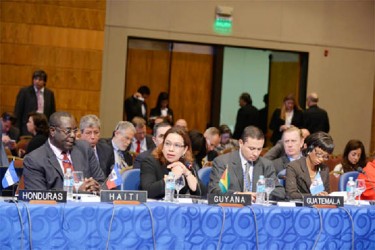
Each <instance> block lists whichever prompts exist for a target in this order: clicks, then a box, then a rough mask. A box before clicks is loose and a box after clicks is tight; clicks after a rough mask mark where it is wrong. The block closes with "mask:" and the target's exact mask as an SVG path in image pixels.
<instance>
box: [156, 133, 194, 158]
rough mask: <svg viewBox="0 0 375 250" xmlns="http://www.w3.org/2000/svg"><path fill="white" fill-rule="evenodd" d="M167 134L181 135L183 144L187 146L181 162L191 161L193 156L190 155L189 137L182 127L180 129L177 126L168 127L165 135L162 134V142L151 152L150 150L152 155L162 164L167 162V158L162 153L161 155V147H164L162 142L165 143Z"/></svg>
mask: <svg viewBox="0 0 375 250" xmlns="http://www.w3.org/2000/svg"><path fill="white" fill-rule="evenodd" d="M169 134H178V135H180V136H181V137H182V139H183V140H184V144H185V147H188V149H187V151H186V153H185V156H184V157H183V158H181V159H180V161H181V162H185V161H186V162H192V161H193V156H192V151H191V142H190V138H189V135H188V133H187V132H186V131H185V130H184V129H181V128H179V127H172V128H171V129H169V130H168V131H167V132H166V133H165V135H164V138H163V143H161V144H160V145H159V146H158V147H157V148H156V149H155V150H154V151H153V152H152V155H153V156H154V157H155V158H156V159H158V160H159V161H160V162H161V163H162V164H166V163H167V159H165V157H164V155H163V147H164V143H165V138H167V136H168V135H169Z"/></svg>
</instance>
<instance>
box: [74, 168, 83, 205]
mask: <svg viewBox="0 0 375 250" xmlns="http://www.w3.org/2000/svg"><path fill="white" fill-rule="evenodd" d="M82 184H83V172H82V171H73V185H74V187H75V189H76V191H77V200H78V189H79V187H80V186H81V185H82Z"/></svg>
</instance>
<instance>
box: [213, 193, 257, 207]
mask: <svg viewBox="0 0 375 250" xmlns="http://www.w3.org/2000/svg"><path fill="white" fill-rule="evenodd" d="M208 204H210V205H212V204H222V205H223V204H228V205H231V204H233V205H242V206H247V205H251V195H245V194H232V195H225V194H209V195H208Z"/></svg>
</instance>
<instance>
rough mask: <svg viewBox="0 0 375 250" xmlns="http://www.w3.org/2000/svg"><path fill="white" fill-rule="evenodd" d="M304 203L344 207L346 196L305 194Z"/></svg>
mask: <svg viewBox="0 0 375 250" xmlns="http://www.w3.org/2000/svg"><path fill="white" fill-rule="evenodd" d="M303 205H304V206H305V207H312V206H316V207H323V208H324V207H326V208H333V207H343V206H344V197H342V196H305V197H303Z"/></svg>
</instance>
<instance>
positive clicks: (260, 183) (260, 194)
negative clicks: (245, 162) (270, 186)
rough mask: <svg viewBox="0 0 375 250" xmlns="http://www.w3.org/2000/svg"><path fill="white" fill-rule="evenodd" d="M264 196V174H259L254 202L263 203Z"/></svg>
mask: <svg viewBox="0 0 375 250" xmlns="http://www.w3.org/2000/svg"><path fill="white" fill-rule="evenodd" d="M265 196H266V183H265V180H264V176H263V175H260V176H259V180H258V182H257V193H256V203H257V204H264V199H265Z"/></svg>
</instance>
